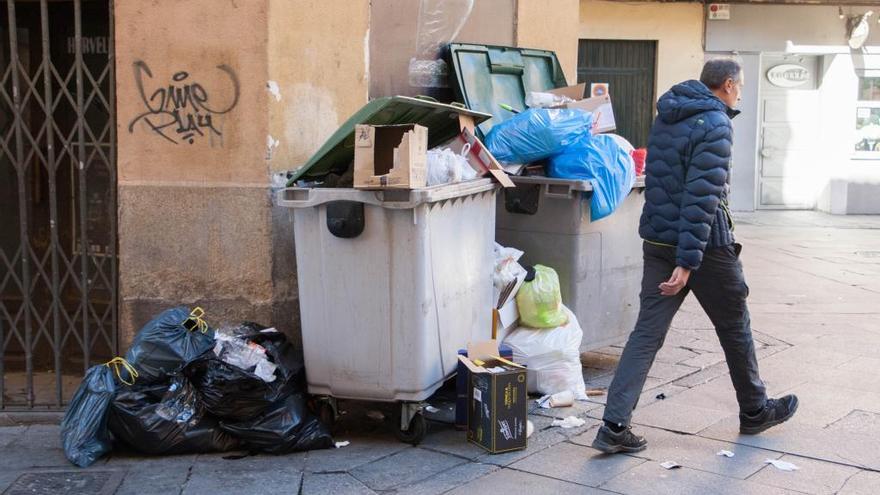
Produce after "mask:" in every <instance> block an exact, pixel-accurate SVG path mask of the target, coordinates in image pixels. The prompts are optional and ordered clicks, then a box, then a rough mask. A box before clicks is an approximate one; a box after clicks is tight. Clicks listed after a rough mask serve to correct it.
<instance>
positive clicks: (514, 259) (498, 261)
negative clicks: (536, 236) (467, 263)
mask: <svg viewBox="0 0 880 495" xmlns="http://www.w3.org/2000/svg"><path fill="white" fill-rule="evenodd" d="M523 254H525V253H523V252H522V251H520V250H519V249H515V248H511V247H504V246H502V245H501V244H498V243H497V242H496V243H495V272H494V273H493V274H492V283H493V284H494V285H495V290H496V291H498V292H500V291H502V290H504V289H505V288H506V287H507V286H508V285H510V283H511V282H513V281H514V280H516V279H517V277H520V276H522V275H525V273H526V269H525V268H523V267H522V265H520V264H519V263H518V261H519V259H520V258H522V255H523ZM497 299H498V298H497V297H496V300H497Z"/></svg>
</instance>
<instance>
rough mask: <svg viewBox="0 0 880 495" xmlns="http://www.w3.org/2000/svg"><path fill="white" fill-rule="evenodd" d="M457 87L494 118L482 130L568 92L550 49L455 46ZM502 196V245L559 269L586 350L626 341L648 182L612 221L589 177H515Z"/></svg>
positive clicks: (469, 101) (639, 184) (635, 294)
mask: <svg viewBox="0 0 880 495" xmlns="http://www.w3.org/2000/svg"><path fill="white" fill-rule="evenodd" d="M448 58H449V62H450V66H451V67H452V68H453V71H451V72H452V73H451V74H450V79H451V80H450V85H451V86H453V89H454V90H455V93H456V97H457V98H458V99H459V100H460V101H462V102H464V103H465V104H466V105H467V107H468V108H470V109H472V110H477V111H481V112H488V113H491V114H492V116H493V117H492V119H490V120H488V121H485V122H483V123H481V124H480V125H479V127H478V131H479V132H480V133H481V134H483V135H485V134H488V132H489V130H490V129H491V127H492V126H493V125H496V124H498V123H500V122H503V121H505V120H506V119H509V118H512V117H513V116H514V115H515V114H516V112H517V111H522V110H524V109H525V108H526V104H525V100H526V97H527V95H528V93H529V92H532V91H547V90H552V89H556V88H561V87H565V85H566V83H565V76H564V74H563V72H562V69H561V67H560V65H559V61H558V60H557V58H556V54H555V53H554V52H552V51H546V50H532V49H526V48H514V47H500V46H486V45H473V44H459V43H453V44H450V45H449V47H448ZM511 179H513V182H514V183H515V184H516V188H511V189H506V190H505V191H504V192H503V194H499V195H498V205H497V206H498V209H497V220H496V240H497V241H498V242H499V243H500V244H503V245H505V246H511V247H515V248H517V249H520V250H522V251H525V255H524V257H523V259H522V261H523V262H524V263H527V264H538V263H540V264H543V265H547V266H550V267H553V268H554V269H556V271H557V273H558V274H559V280H560V285H561V289H562V299H563V302H564V303H565V305H566V306H567V307H569V308H571V310H572V311H573V312H574V313H575V315H576V316H577V318H578V321H579V322H580V323H581V327H582V328H583V332H584V337H583V340H582V344H581V350H582V351H587V350H591V349H597V348H600V347H604V346H607V345H610V344H617V343H621V342H623V341H625V340H626V338H627V336H628V335H629V333H630V332H631V331H632V329H633V326H634V325H635V321H636V316H637V314H638V309H639V308H638V295H639V288H640V280H641V272H642V242H641V239H640V238H639V235H638V224H639V217H640V214H641V211H642V205H643V204H644V195H643V194H642V193H643V191H644V182H643V181H642V180H641V179H639V180H637V181H636V183H635V185H634V186H633V189H632V191H631V192H630V194H629V195H628V196H627V197H626V198H625V199H624V200H623V201H622V202H621V203H620V205H619V206H618V208H617V210H616V211H614V213H613V214H611V215H610V216H608V217H606V218H603V219H602V220H599V221H595V222H594V221H591V219H590V196H589V195H590V194H591V191H592V187H591V185H590V183H589V182H587V181H584V180H565V179H554V178H549V177H544V176H512V177H511Z"/></svg>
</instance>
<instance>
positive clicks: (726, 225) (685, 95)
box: [639, 81, 738, 270]
mask: <svg viewBox="0 0 880 495" xmlns="http://www.w3.org/2000/svg"><path fill="white" fill-rule="evenodd" d="M737 113H738V112H736V111H734V110H731V109H730V108H728V107H727V105H725V104H724V102H722V101H721V100H720V99H718V97H716V96H715V95H714V94H712V91H710V90H709V88H708V87H706V85H705V84H703V83H701V82H700V81H686V82H683V83H681V84H677V85H675V86H674V87H673V88H672V89H671V90H669V91H668V92H667V93H666V94H664V95H663V96H662V97H661V98H660V101H659V102H658V103H657V114H658V115H657V118H656V119H655V120H654V126H653V127H652V128H651V136H650V138H649V140H648V158H647V165H646V167H645V175H646V177H645V207H644V209H643V210H642V218H641V222H640V225H639V235H641V236H642V238H643V239H645V240H646V241H649V242H653V243H657V244H665V245H669V246H676V247H677V253H676V263H677V265H678V266H682V267H685V268H689V269H691V270H696V269H697V268H699V267H700V263H701V262H702V260H703V252H704V251H705V250H706V249H707V248H713V247H720V246H726V245H729V244H732V243H733V233H732V232H731V230H732V221H731V218H730V210H729V209H728V207H727V177H728V171H729V168H730V148H731V145H732V142H733V132H732V128H731V123H730V119H731V118H732V117H734V116H735V115H736V114H737ZM719 205H720V206H719Z"/></svg>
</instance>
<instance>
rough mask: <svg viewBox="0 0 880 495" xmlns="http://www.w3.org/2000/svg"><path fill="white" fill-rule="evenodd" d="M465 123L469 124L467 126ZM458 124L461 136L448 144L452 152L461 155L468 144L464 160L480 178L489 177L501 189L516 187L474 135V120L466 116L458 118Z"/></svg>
mask: <svg viewBox="0 0 880 495" xmlns="http://www.w3.org/2000/svg"><path fill="white" fill-rule="evenodd" d="M467 121H469V122H470V124H469V125H468V122H467ZM459 123H460V124H461V134H459V135H458V137H456V138H455V139H453V140H452V141H450V142H449V144H448V146H449V148H450V149H451V150H452V151H453V152H455V153H457V154H461V151H462V150H463V149H464V146H465V144H470V151H468V153H467V155H465V158H466V159H467V161H468V163H469V164H470V166H471V168H473V169H474V170H475V171H476V172H477V173H478V174H480V176H485V175H491V176H492V178H494V179H495V181H496V182H498V183H499V184H501V185H502V186H503V187H516V185H515V184H514V183H513V181H512V180H510V177H508V176H507V172H505V171H504V169H503V168H502V167H501V164H500V163H498V160H496V159H495V157H494V156H492V153H489V150H488V149H487V148H486V146H485V145H483V142H482V141H480V140H479V139H477V136H476V135H474V130H473V129H474V127H473V125H474V119H473V118H472V117H468V116H460V117H459Z"/></svg>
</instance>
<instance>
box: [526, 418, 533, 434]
mask: <svg viewBox="0 0 880 495" xmlns="http://www.w3.org/2000/svg"><path fill="white" fill-rule="evenodd" d="M534 432H535V424H534V423H532V421H531V420H529V419H527V420H526V438H529V437H530V436H532V433H534Z"/></svg>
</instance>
